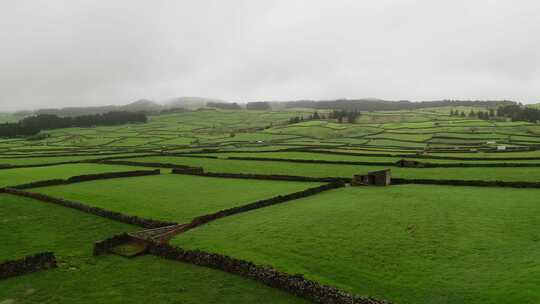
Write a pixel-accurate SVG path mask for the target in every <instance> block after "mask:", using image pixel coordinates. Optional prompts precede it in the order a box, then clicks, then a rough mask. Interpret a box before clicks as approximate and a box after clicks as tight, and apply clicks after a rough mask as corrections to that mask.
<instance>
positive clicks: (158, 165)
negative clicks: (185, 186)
mask: <svg viewBox="0 0 540 304" xmlns="http://www.w3.org/2000/svg"><path fill="white" fill-rule="evenodd" d="M97 163H100V164H107V165H124V166H137V167H152V168H166V169H175V168H191V167H190V166H184V165H176V164H170V163H151V162H134V161H127V160H100V161H97Z"/></svg>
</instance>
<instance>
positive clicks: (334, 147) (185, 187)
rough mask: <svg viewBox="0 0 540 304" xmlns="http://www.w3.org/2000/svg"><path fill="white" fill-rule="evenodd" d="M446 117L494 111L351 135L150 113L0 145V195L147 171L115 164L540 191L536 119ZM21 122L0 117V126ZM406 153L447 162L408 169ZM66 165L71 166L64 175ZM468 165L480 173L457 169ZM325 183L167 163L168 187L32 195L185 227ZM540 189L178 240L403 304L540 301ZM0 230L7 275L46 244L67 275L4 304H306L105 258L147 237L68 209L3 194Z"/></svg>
mask: <svg viewBox="0 0 540 304" xmlns="http://www.w3.org/2000/svg"><path fill="white" fill-rule="evenodd" d="M451 110H458V111H464V112H465V113H468V112H469V111H471V110H474V111H479V110H482V111H486V110H488V109H487V108H479V107H455V108H451V107H444V108H425V109H416V110H404V111H374V112H362V115H361V116H360V118H359V119H358V120H357V121H356V122H354V123H338V122H337V121H336V120H334V119H326V120H304V121H302V122H300V123H295V124H291V123H289V121H290V119H291V118H293V117H295V116H303V117H304V118H307V117H308V115H311V114H313V112H314V110H312V109H287V108H283V109H280V110H274V111H248V110H234V111H232V110H218V109H208V108H205V109H199V110H193V111H186V112H182V113H172V114H166V115H150V116H149V121H148V123H145V124H127V125H120V126H108V127H91V128H67V129H57V130H48V131H43V132H44V133H45V134H47V137H44V138H34V139H30V138H12V139H0V188H1V187H6V186H11V185H17V184H23V183H29V182H34V181H40V180H47V179H58V178H62V179H64V178H69V177H71V176H74V175H83V174H95V173H105V172H118V171H132V170H140V169H144V170H148V169H152V168H148V167H143V166H138V165H134V166H127V165H126V166H124V165H105V164H96V163H88V162H84V161H87V160H97V159H102V158H111V159H113V160H123V161H130V162H136V163H137V162H138V163H143V162H151V163H161V164H177V165H188V166H197V167H203V168H204V169H205V171H207V172H218V173H254V174H281V175H297V176H308V177H345V178H351V177H353V175H355V174H365V173H367V172H370V171H375V170H381V169H386V168H390V169H391V172H392V177H394V178H406V179H437V180H478V181H513V182H540V167H536V165H538V164H540V126H539V125H538V124H533V123H526V122H511V121H504V120H502V119H501V120H479V119H473V118H469V117H455V116H450V115H449V113H450V111H451ZM330 111H331V110H330V109H327V110H320V111H318V112H319V113H321V114H322V113H324V114H325V115H328V113H329V112H330ZM15 120H16V119H15V116H13V115H9V114H1V115H0V122H6V121H15ZM174 153H177V155H176V156H175V155H174ZM211 157H217V158H211ZM235 157H249V158H254V159H253V160H235V159H233V158H235ZM264 158H270V159H272V160H264ZM401 159H407V160H417V161H420V162H425V163H431V164H435V165H436V166H438V167H430V168H401V167H397V166H395V165H394V164H395V163H396V162H397V161H398V160H401ZM287 160H288V161H287ZM302 161H304V162H302ZM317 161H319V162H318V163H317ZM325 161H326V162H337V163H335V164H334V163H324V162H325ZM65 162H73V163H69V164H57V163H65ZM75 162H81V163H75ZM339 162H341V163H339ZM344 162H361V163H365V164H362V165H353V164H350V163H349V164H347V163H344ZM377 163H378V164H377ZM381 163H385V164H381ZM462 163H463V164H467V165H468V166H471V167H448V166H456V165H458V164H462ZM54 164H56V165H54ZM486 164H490V165H498V166H499V167H485V166H486ZM36 165H37V166H36ZM41 165H43V166H41ZM503 165H504V166H506V167H503ZM526 165H528V166H526ZM10 166H11V168H10ZM12 166H16V167H12ZM444 166H447V167H444ZM482 166H484V167H482ZM319 185H321V184H320V183H307V182H289V181H269V180H253V179H231V178H210V177H200V176H193V175H177V174H171V173H170V170H169V169H162V174H161V175H159V176H158V175H155V176H143V177H129V178H115V179H105V180H96V181H88V182H83V183H74V184H69V185H61V186H50V187H41V188H34V189H30V190H28V191H31V192H38V193H44V194H48V195H51V196H54V197H58V198H64V199H68V200H74V201H79V202H82V203H85V204H88V205H90V206H95V207H99V208H103V209H107V210H111V211H117V212H122V213H125V214H128V215H134V216H140V217H144V218H150V219H155V220H164V221H174V222H178V223H187V222H189V221H191V220H192V219H193V218H195V217H197V216H201V215H206V214H209V213H214V212H217V211H220V210H223V209H227V208H231V207H237V206H241V205H245V204H248V203H253V202H255V201H259V200H263V199H268V198H271V197H275V196H278V195H285V194H289V193H293V192H297V191H302V190H305V189H307V188H312V187H316V186H319ZM539 195H540V189H517V188H500V187H490V188H484V187H463V186H428V185H414V184H409V185H392V186H390V187H345V188H340V189H336V190H331V191H326V192H323V193H319V194H316V195H313V196H310V197H307V198H303V199H299V200H295V201H288V202H286V203H283V204H278V205H275V206H270V207H267V208H262V209H257V210H252V211H249V212H245V213H241V214H237V215H234V216H229V217H225V218H222V219H219V220H216V221H213V222H210V223H208V224H205V225H202V226H199V227H197V228H194V229H193V230H190V231H188V232H186V233H184V234H180V235H177V236H176V237H174V238H173V239H172V240H171V242H170V243H172V245H178V246H180V247H182V248H187V249H200V250H204V251H209V252H216V253H220V254H225V255H229V256H231V257H233V258H238V259H246V260H250V261H253V262H256V263H257V264H262V265H269V266H272V267H275V268H277V269H279V270H282V271H285V272H287V273H290V274H304V275H305V276H306V277H307V278H309V279H313V280H316V281H319V282H321V283H324V284H328V285H331V286H334V287H338V288H340V289H343V290H345V291H349V292H352V293H355V294H359V295H364V296H372V297H375V298H378V299H386V300H389V301H392V303H420V304H433V303H437V304H439V303H440V304H458V303H459V304H461V303H472V304H480V303H497V304H499V303H538V302H540V288H539V287H538V286H540V262H539V261H540V242H539V240H540V237H539V235H538V227H537V226H538V222H539V220H540V205H539V204H538V197H539ZM0 223H1V224H2V225H1V229H0V243H1V244H2V245H1V246H0V263H1V262H2V261H3V260H6V259H15V258H19V257H22V256H24V255H27V254H33V253H36V252H40V251H45V250H51V251H54V252H55V253H56V254H57V257H58V259H59V262H60V263H59V266H60V267H59V268H58V269H55V270H48V271H44V272H40V273H34V274H31V275H25V276H21V277H17V278H12V279H8V280H2V281H0V304H14V303H130V302H132V303H140V302H150V301H151V302H155V303H305V302H304V301H303V300H301V299H299V298H296V297H293V296H291V295H290V294H287V293H284V292H281V291H278V290H276V289H272V288H269V287H266V286H264V285H261V284H259V283H257V282H255V281H252V280H249V279H245V278H242V277H240V276H234V275H230V274H227V273H225V272H222V271H218V270H213V269H207V268H203V267H197V266H194V265H190V264H183V263H179V262H171V261H167V260H163V259H160V258H157V257H155V256H150V255H146V256H140V257H136V258H133V259H125V258H120V257H118V256H114V255H106V256H101V257H97V258H96V257H92V256H91V251H92V245H93V243H94V242H95V241H97V240H100V239H105V238H108V237H110V236H112V235H114V234H117V233H120V232H129V231H135V230H141V228H139V227H134V226H130V225H126V224H123V223H119V222H115V221H113V220H110V219H105V218H101V217H97V216H93V215H90V214H87V213H83V212H80V211H77V210H73V209H69V208H64V207H61V206H58V205H53V204H48V203H43V202H39V201H34V200H31V199H26V198H20V197H16V196H11V195H8V194H0Z"/></svg>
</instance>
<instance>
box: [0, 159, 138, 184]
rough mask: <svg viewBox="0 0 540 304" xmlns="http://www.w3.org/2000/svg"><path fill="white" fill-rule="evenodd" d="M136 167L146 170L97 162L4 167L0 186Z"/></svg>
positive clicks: (120, 170)
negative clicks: (14, 167)
mask: <svg viewBox="0 0 540 304" xmlns="http://www.w3.org/2000/svg"><path fill="white" fill-rule="evenodd" d="M137 169H143V170H148V168H137V167H132V166H116V165H99V164H68V165H59V166H49V167H35V168H19V169H4V170H0V187H5V186H14V185H19V184H24V183H30V182H34V181H40V180H47V179H56V178H68V177H71V176H74V175H82V174H96V173H105V172H122V171H132V170H137Z"/></svg>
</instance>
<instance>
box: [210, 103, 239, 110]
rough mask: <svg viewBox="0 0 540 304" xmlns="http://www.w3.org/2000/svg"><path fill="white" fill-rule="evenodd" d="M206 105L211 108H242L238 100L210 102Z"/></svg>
mask: <svg viewBox="0 0 540 304" xmlns="http://www.w3.org/2000/svg"><path fill="white" fill-rule="evenodd" d="M206 106H207V107H209V108H216V109H223V110H241V109H242V107H241V106H240V105H239V104H237V103H236V102H233V103H228V102H208V103H206Z"/></svg>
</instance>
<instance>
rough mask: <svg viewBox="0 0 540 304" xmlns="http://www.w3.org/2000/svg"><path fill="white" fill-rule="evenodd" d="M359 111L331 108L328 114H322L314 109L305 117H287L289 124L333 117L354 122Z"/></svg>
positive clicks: (342, 121)
mask: <svg viewBox="0 0 540 304" xmlns="http://www.w3.org/2000/svg"><path fill="white" fill-rule="evenodd" d="M360 115H361V114H360V111H358V110H352V111H347V110H333V111H332V112H330V113H328V116H326V115H324V113H323V114H319V112H317V111H315V112H314V113H313V114H311V115H308V116H307V117H304V116H295V117H292V118H291V119H289V124H295V123H299V122H303V121H309V120H325V119H327V118H328V119H335V120H337V122H338V123H344V122H348V123H355V122H356V120H357V119H358V117H360Z"/></svg>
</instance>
